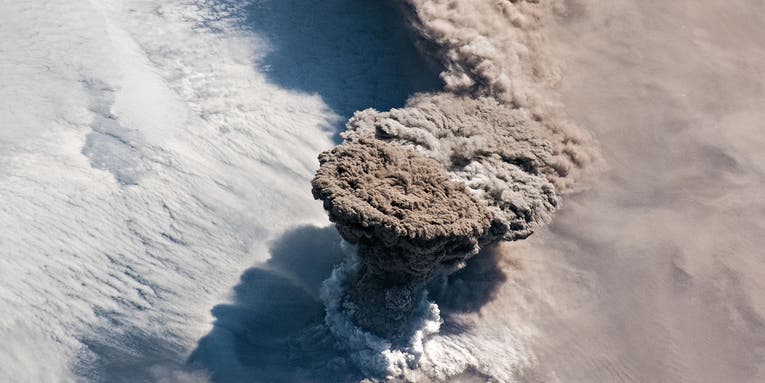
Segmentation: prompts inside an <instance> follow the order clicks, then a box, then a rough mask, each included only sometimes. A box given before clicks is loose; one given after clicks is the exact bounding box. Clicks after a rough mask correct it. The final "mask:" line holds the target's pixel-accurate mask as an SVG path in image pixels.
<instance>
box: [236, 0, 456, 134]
mask: <svg viewBox="0 0 765 383" xmlns="http://www.w3.org/2000/svg"><path fill="white" fill-rule="evenodd" d="M245 20H246V21H245V23H246V28H248V29H250V30H252V31H253V32H255V33H256V34H258V35H259V36H262V37H264V38H265V39H266V40H267V41H268V42H269V45H270V46H271V48H272V49H271V51H270V52H269V53H268V54H267V55H266V56H265V57H264V58H263V59H262V61H261V62H260V63H259V65H260V66H261V68H262V70H263V71H264V72H265V73H266V75H267V76H268V78H269V79H270V80H271V81H273V82H274V83H275V84H277V85H279V86H280V87H283V88H286V89H293V90H299V91H303V92H307V93H316V94H318V95H320V96H321V97H322V99H323V100H324V101H325V102H326V103H327V105H328V106H329V107H330V108H331V109H332V110H333V111H335V112H336V113H337V114H338V115H339V116H340V117H341V121H340V122H341V123H343V124H344V123H345V120H346V119H347V118H349V117H350V116H352V115H353V113H354V112H355V111H357V110H362V109H367V108H375V109H379V110H387V109H390V108H394V107H401V106H403V105H404V103H405V101H406V99H407V98H408V97H409V96H410V95H411V94H413V93H416V92H423V91H431V90H436V89H438V88H440V87H441V82H440V80H439V77H438V73H439V72H440V69H439V68H438V67H437V66H436V65H435V64H433V63H430V62H428V61H427V60H425V58H424V57H423V56H422V55H421V54H420V52H419V51H418V50H417V49H416V47H415V45H414V43H413V36H412V33H411V32H410V31H409V29H408V27H407V25H406V23H405V20H404V18H403V17H402V15H401V13H400V12H399V10H398V9H396V4H395V2H391V1H380V0H254V1H253V3H252V4H251V5H250V6H249V7H248V8H247V16H246V19H245ZM338 128H339V129H338V130H339V131H342V130H343V129H341V128H340V127H338Z"/></svg>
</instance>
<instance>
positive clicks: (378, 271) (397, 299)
mask: <svg viewBox="0 0 765 383" xmlns="http://www.w3.org/2000/svg"><path fill="white" fill-rule="evenodd" d="M319 161H320V163H321V167H320V169H319V170H318V172H317V173H316V177H315V178H314V180H313V194H314V197H315V198H317V199H321V200H322V201H323V202H324V207H325V209H327V211H328V212H329V217H330V220H331V221H333V222H334V223H335V224H336V225H337V228H338V230H339V231H340V234H341V235H342V236H343V238H345V239H346V240H347V241H349V242H351V243H355V244H357V245H358V255H359V257H360V259H361V262H362V266H361V270H360V272H359V275H358V280H357V282H356V283H355V285H354V286H353V288H352V289H351V291H349V292H348V295H347V297H346V299H347V305H348V306H349V307H352V309H351V311H352V313H351V315H352V318H353V320H354V322H355V323H356V324H357V325H359V326H360V327H362V328H364V329H367V330H371V331H372V332H375V333H377V334H378V335H381V336H385V337H389V338H390V337H395V336H396V335H398V333H399V332H400V331H401V329H402V327H403V325H404V324H405V323H406V321H407V320H408V319H409V316H410V314H411V312H412V310H413V308H414V305H415V304H416V303H417V297H418V296H419V293H420V292H421V291H422V290H423V288H424V286H425V284H426V282H427V281H428V280H429V279H430V278H431V277H432V276H433V275H435V274H436V273H440V272H449V271H450V270H453V269H456V268H458V267H459V265H461V264H462V263H463V262H464V260H465V259H467V258H469V257H470V256H472V255H473V254H475V253H477V251H478V245H479V238H481V237H482V236H484V234H485V233H486V232H487V230H488V229H489V227H490V223H491V220H490V215H489V213H488V211H487V210H486V208H485V207H484V206H483V205H482V204H481V203H480V202H479V201H477V200H475V199H474V198H473V197H472V196H471V194H470V192H469V191H468V189H467V188H466V187H465V185H464V184H463V183H462V182H457V181H454V180H452V179H451V177H450V175H449V174H448V173H447V172H446V171H445V169H444V168H443V166H442V165H441V164H440V163H438V162H437V161H435V160H433V159H430V158H427V157H425V156H423V155H421V154H419V153H418V152H416V151H414V150H412V149H409V148H405V147H401V146H396V145H393V144H389V143H385V142H383V141H381V140H376V139H359V140H356V141H354V142H352V143H345V144H343V145H340V146H338V147H336V148H334V149H332V150H330V151H328V152H325V153H322V154H321V155H320V156H319Z"/></svg>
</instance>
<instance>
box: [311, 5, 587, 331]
mask: <svg viewBox="0 0 765 383" xmlns="http://www.w3.org/2000/svg"><path fill="white" fill-rule="evenodd" d="M403 8H404V10H405V13H406V14H407V17H409V18H410V19H411V21H412V25H413V27H414V29H415V30H416V31H417V32H418V35H419V36H420V38H421V39H422V41H421V42H422V44H421V45H422V47H423V49H424V50H425V51H426V53H428V54H432V55H434V56H435V57H436V58H437V59H438V60H440V62H441V63H442V65H443V66H444V68H445V70H444V72H443V73H442V75H441V77H442V79H443V80H444V83H445V87H446V91H445V92H443V93H429V94H419V95H415V96H413V97H412V98H411V99H410V100H409V102H408V103H407V105H406V107H404V108H401V109H393V110H390V111H387V112H378V111H376V110H373V109H368V110H364V111H360V112H357V113H356V114H355V116H354V117H353V118H352V119H351V120H350V121H349V122H348V131H346V132H345V133H343V134H342V137H343V139H344V142H343V143H342V144H341V145H340V146H338V147H336V148H335V149H333V150H331V151H328V152H325V153H322V154H321V155H320V157H319V160H320V163H321V168H320V169H319V170H318V172H317V173H316V177H315V178H314V180H313V193H314V197H315V198H317V199H320V200H322V201H323V203H324V207H325V209H326V210H327V211H328V212H329V217H330V220H331V221H332V222H334V223H335V224H336V225H337V228H338V230H339V231H340V233H341V235H342V236H343V238H344V239H345V240H347V241H349V242H351V243H354V244H357V245H358V257H359V260H360V266H359V267H358V268H357V269H356V270H357V271H356V275H355V276H354V277H353V278H352V279H353V280H352V281H351V282H350V283H348V284H347V285H346V286H345V288H346V291H345V293H344V297H343V298H342V302H343V303H342V304H340V305H335V306H334V307H339V309H341V310H345V315H347V316H348V317H349V318H351V320H352V322H353V323H354V324H355V325H356V326H359V327H360V328H361V329H363V330H366V331H369V332H371V333H373V334H376V335H379V336H381V337H384V338H388V339H395V338H397V337H400V336H405V335H407V334H406V331H405V330H406V329H407V328H408V327H407V323H411V317H412V313H413V312H414V311H415V307H417V305H418V304H419V303H418V302H420V298H421V297H422V296H423V294H425V293H424V290H425V286H426V285H427V283H428V282H429V281H430V280H432V279H433V278H434V277H436V276H442V275H444V274H448V273H451V272H453V271H455V270H458V269H460V268H461V267H462V266H463V265H464V264H465V262H466V261H467V260H468V259H469V258H470V257H471V256H473V255H475V254H476V253H477V251H478V249H479V247H481V246H485V245H487V244H490V243H493V242H496V241H499V240H518V239H523V238H526V237H528V236H529V235H531V234H532V233H533V231H534V230H535V229H536V228H538V227H539V226H541V225H544V224H546V223H548V222H549V221H550V220H551V219H552V216H553V213H554V212H555V210H556V209H557V208H558V207H559V206H560V193H562V192H565V191H566V190H568V188H569V187H570V186H571V185H572V184H573V180H574V179H575V178H576V176H577V175H578V174H579V173H580V170H581V169H582V168H583V167H584V166H585V165H587V164H588V163H589V162H591V160H592V158H594V157H595V155H594V151H593V149H592V147H591V145H590V139H589V137H588V136H587V135H586V134H584V133H583V132H582V131H580V130H579V129H577V128H576V127H575V126H572V125H570V124H568V123H566V122H565V121H566V120H565V118H562V117H561V115H560V114H559V113H558V112H556V110H557V109H556V108H555V107H554V105H550V104H545V103H541V102H540V101H539V99H540V97H539V96H538V94H539V92H542V90H541V89H542V88H543V87H544V86H545V85H546V84H548V83H549V82H550V81H552V80H551V79H552V78H553V77H554V76H553V75H552V74H551V73H553V72H554V71H551V70H547V69H545V68H546V67H545V63H544V62H543V61H542V60H541V59H540V57H541V48H540V47H541V46H542V42H543V39H542V37H541V36H542V34H541V33H540V32H539V29H540V28H542V27H543V26H544V18H545V17H547V16H549V15H550V14H551V12H552V9H553V7H552V5H551V4H550V3H548V2H542V3H538V2H536V1H534V2H532V1H527V2H523V1H483V0H475V1H471V0H465V1H438V0H408V1H405V2H404V6H403ZM346 279H347V278H346ZM336 335H338V336H342V334H336Z"/></svg>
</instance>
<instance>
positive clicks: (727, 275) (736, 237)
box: [494, 0, 765, 382]
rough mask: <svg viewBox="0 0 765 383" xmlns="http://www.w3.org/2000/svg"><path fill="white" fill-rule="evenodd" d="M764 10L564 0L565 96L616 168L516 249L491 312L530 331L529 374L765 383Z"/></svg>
mask: <svg viewBox="0 0 765 383" xmlns="http://www.w3.org/2000/svg"><path fill="white" fill-rule="evenodd" d="M763 15H765V3H763V2H762V1H756V0H755V1H721V0H710V1H703V2H700V1H656V0H649V1H624V0H615V1H595V0H585V1H579V0H577V1H569V2H568V4H567V11H566V14H565V16H562V17H561V18H559V19H558V20H557V24H556V26H555V32H554V33H553V34H551V36H552V37H551V39H552V45H554V46H555V48H554V51H555V56H556V57H557V58H558V59H559V60H560V61H561V62H563V63H564V64H565V65H564V66H565V68H564V70H563V73H564V75H563V76H562V78H563V80H562V83H561V89H562V102H563V104H564V105H565V107H566V109H567V111H568V113H569V114H570V115H571V116H572V117H573V118H574V119H575V120H576V121H577V122H578V123H580V124H581V125H583V126H586V127H587V128H588V129H590V130H591V131H592V132H593V133H594V135H595V136H596V137H597V138H598V140H599V141H600V144H601V150H602V152H603V156H604V158H605V161H606V163H607V164H608V170H606V171H605V172H604V174H603V175H602V176H600V177H599V179H598V180H597V181H594V182H592V183H591V184H592V187H591V189H590V190H587V191H585V192H583V193H580V194H578V195H576V196H573V197H569V198H568V199H567V201H566V203H565V205H566V206H565V207H564V208H563V210H562V211H560V212H559V214H558V216H557V218H556V220H555V222H554V223H553V224H552V225H551V226H549V227H548V228H547V229H546V230H543V231H541V232H539V233H538V235H535V236H534V237H532V238H531V239H530V240H528V241H526V242H525V243H517V244H513V245H512V246H507V247H506V249H507V251H508V252H510V253H512V254H513V257H514V259H517V260H519V263H520V265H521V266H520V268H519V269H515V271H511V272H509V273H510V274H511V275H513V277H512V278H511V279H512V283H509V284H507V285H506V286H504V287H503V292H502V298H500V299H499V300H498V301H496V302H495V303H494V304H495V305H506V309H508V310H510V309H511V308H512V307H516V308H522V309H523V310H521V312H523V314H519V315H521V316H522V317H523V318H522V319H521V320H520V321H521V322H526V321H528V323H535V324H536V325H534V329H533V330H530V331H529V332H530V333H533V334H534V335H533V336H532V338H533V339H534V340H533V341H532V342H531V343H532V344H533V345H532V347H531V348H532V349H534V350H535V353H536V356H537V359H538V360H537V363H536V364H535V365H536V367H533V368H531V369H530V371H529V372H528V373H527V374H526V377H525V379H526V380H529V381H537V380H542V381H550V380H552V381H560V382H762V381H765V362H764V361H763V357H764V355H763V352H765V348H763V347H764V346H765V295H763V291H764V288H765V282H764V281H765V258H764V256H765V254H763V248H765V218H764V216H765V199H764V198H763V192H762V189H763V186H765V151H764V150H763V147H765V126H764V125H765V123H763V121H765V107H764V106H765V105H764V104H765V83H764V82H763V81H764V80H763V79H764V78H765V77H763V76H764V75H765V38H763V34H762V32H761V24H762V21H763ZM508 269H509V270H510V268H508ZM500 302H501V303H500ZM516 311H517V310H516ZM519 319H520V318H519Z"/></svg>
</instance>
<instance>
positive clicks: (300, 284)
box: [188, 226, 360, 383]
mask: <svg viewBox="0 0 765 383" xmlns="http://www.w3.org/2000/svg"><path fill="white" fill-rule="evenodd" d="M339 244H340V237H339V236H338V234H337V232H336V230H335V229H334V228H333V227H327V228H317V227H313V226H303V227H298V228H296V229H294V230H291V231H289V232H287V233H286V234H285V235H284V236H282V237H281V238H280V239H279V240H277V241H276V242H275V243H274V244H273V246H272V248H271V259H269V261H268V262H266V263H265V264H264V265H262V266H260V267H256V268H251V269H249V270H247V271H246V272H245V273H244V274H243V275H242V277H241V280H240V283H239V284H238V285H237V286H236V287H235V288H234V296H233V302H232V303H226V304H221V305H218V306H216V307H215V308H213V310H212V314H213V316H214V317H215V323H214V326H213V330H212V331H211V332H210V333H209V334H208V335H206V336H205V337H204V338H202V339H201V340H200V341H199V344H198V346H197V348H196V350H194V351H193V352H192V354H191V356H190V357H189V359H188V364H189V366H190V367H192V368H195V369H202V370H204V371H206V373H207V374H208V375H209V377H210V379H211V380H212V381H213V382H226V383H228V382H232V383H233V382H247V381H253V382H344V381H349V382H350V381H358V380H359V379H360V376H359V375H358V371H356V370H355V369H354V368H352V367H351V366H349V365H348V364H347V362H346V360H345V358H344V357H343V355H342V353H341V352H339V351H337V350H336V349H335V346H334V339H333V338H332V336H331V334H329V333H328V331H327V330H326V329H325V327H324V325H323V324H324V306H323V305H322V303H321V301H320V300H319V290H320V288H321V284H322V281H323V280H324V279H326V278H328V277H329V274H330V272H331V271H332V268H333V266H334V265H335V264H337V263H338V262H340V261H341V259H342V256H343V252H342V250H341V249H340V247H339Z"/></svg>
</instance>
